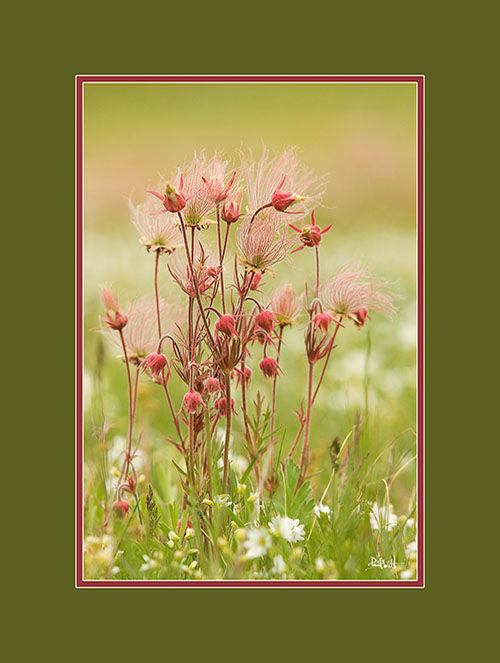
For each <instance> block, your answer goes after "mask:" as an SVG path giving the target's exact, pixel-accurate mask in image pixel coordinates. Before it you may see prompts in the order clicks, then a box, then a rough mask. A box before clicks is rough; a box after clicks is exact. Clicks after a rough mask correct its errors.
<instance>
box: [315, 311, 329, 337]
mask: <svg viewBox="0 0 500 663" xmlns="http://www.w3.org/2000/svg"><path fill="white" fill-rule="evenodd" d="M332 320H334V317H333V315H330V313H327V312H326V311H324V312H323V313H317V314H316V315H315V316H314V318H313V322H314V329H318V328H319V329H321V331H322V332H327V331H328V327H329V326H330V322H332Z"/></svg>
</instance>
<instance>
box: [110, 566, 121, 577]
mask: <svg viewBox="0 0 500 663" xmlns="http://www.w3.org/2000/svg"><path fill="white" fill-rule="evenodd" d="M120 571H121V569H120V567H119V566H113V568H112V569H111V573H112V574H113V575H114V576H115V575H116V574H117V573H120Z"/></svg>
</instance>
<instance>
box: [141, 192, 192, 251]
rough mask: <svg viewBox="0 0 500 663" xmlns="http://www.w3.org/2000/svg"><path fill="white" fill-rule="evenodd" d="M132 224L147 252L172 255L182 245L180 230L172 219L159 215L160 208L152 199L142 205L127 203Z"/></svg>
mask: <svg viewBox="0 0 500 663" xmlns="http://www.w3.org/2000/svg"><path fill="white" fill-rule="evenodd" d="M129 206H130V211H131V214H132V223H133V224H134V226H135V227H136V228H137V231H138V232H139V234H140V235H141V238H140V240H139V241H140V243H141V244H142V245H143V246H145V247H146V249H147V250H148V251H160V252H161V253H172V252H173V251H175V249H177V248H179V247H181V246H182V245H183V241H182V236H181V233H180V229H179V227H178V225H177V224H176V223H174V221H173V220H172V218H171V217H170V216H168V215H166V214H160V212H161V206H160V205H159V204H158V203H157V201H155V199H154V198H151V197H149V198H147V200H146V202H145V203H143V204H142V205H136V206H134V205H132V203H131V202H129Z"/></svg>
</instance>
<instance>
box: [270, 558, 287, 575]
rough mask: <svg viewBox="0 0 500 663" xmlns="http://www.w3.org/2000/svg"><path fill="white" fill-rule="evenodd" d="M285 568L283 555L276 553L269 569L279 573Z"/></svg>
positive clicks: (284, 570)
mask: <svg viewBox="0 0 500 663" xmlns="http://www.w3.org/2000/svg"><path fill="white" fill-rule="evenodd" d="M286 568H287V567H286V564H285V560H284V559H283V557H282V556H281V555H276V557H275V558H274V560H273V568H272V569H271V571H272V572H273V573H279V574H281V573H285V572H286Z"/></svg>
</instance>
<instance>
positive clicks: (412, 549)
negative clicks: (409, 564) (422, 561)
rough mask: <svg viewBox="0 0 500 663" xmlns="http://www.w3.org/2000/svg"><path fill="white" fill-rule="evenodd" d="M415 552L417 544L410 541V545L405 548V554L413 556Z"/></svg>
mask: <svg viewBox="0 0 500 663" xmlns="http://www.w3.org/2000/svg"><path fill="white" fill-rule="evenodd" d="M416 552H417V542H416V541H410V543H409V544H408V545H407V546H406V554H407V555H408V556H409V555H415V554H416Z"/></svg>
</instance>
